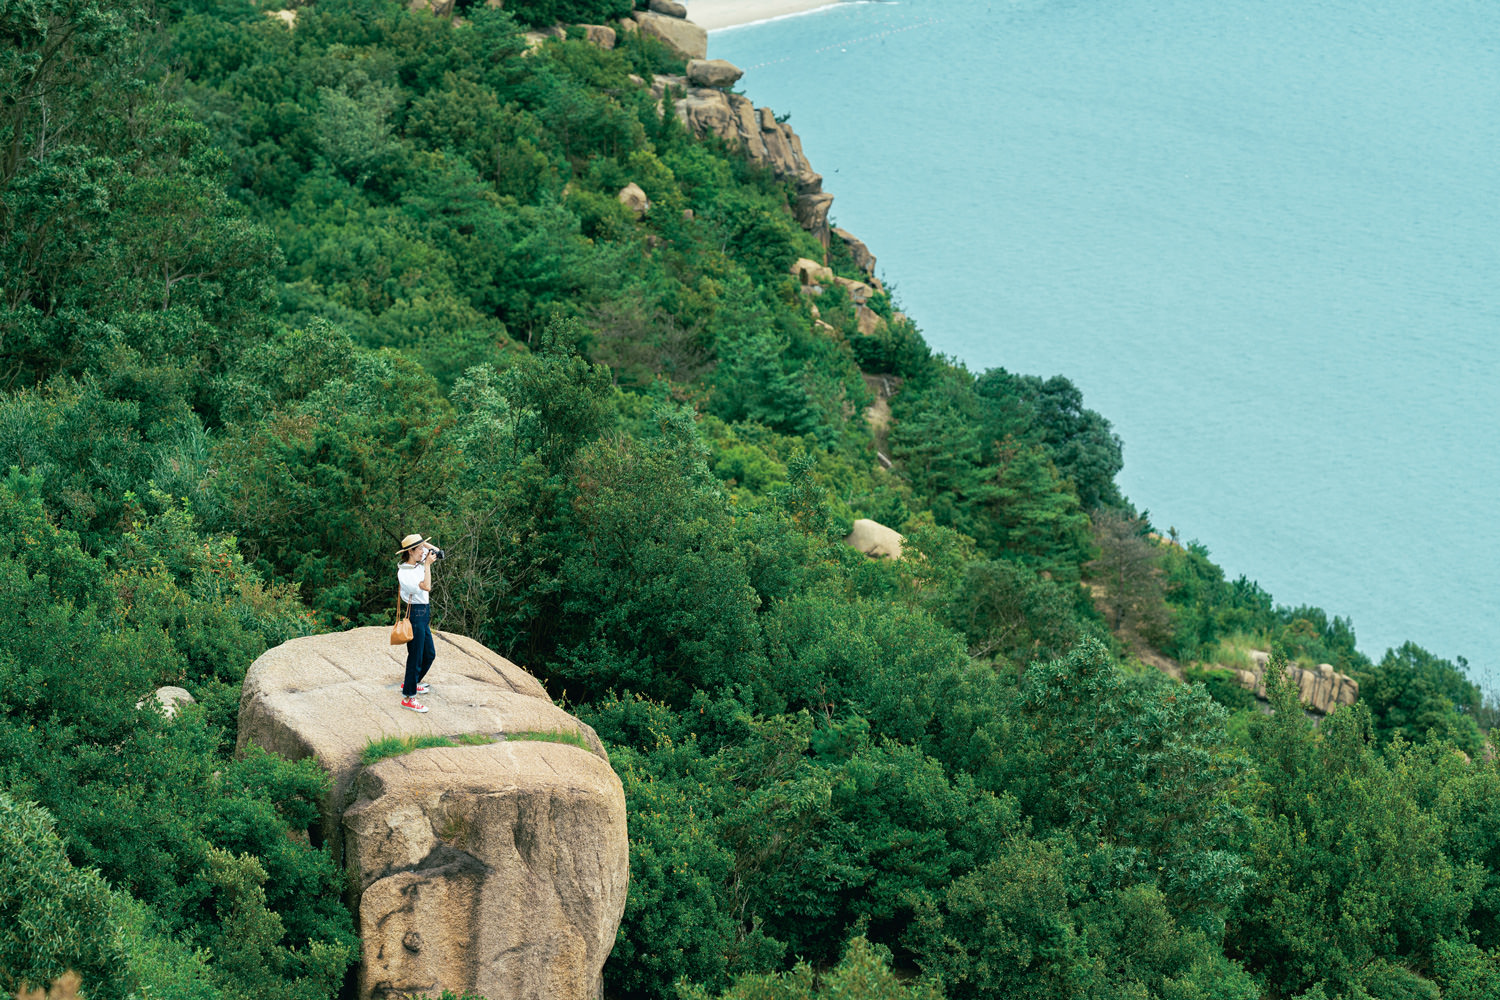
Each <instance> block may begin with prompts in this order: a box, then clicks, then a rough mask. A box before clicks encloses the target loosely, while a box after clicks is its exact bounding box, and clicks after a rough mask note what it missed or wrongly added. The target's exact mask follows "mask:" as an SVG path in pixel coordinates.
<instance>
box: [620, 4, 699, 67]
mask: <svg viewBox="0 0 1500 1000" xmlns="http://www.w3.org/2000/svg"><path fill="white" fill-rule="evenodd" d="M631 16H632V17H633V18H634V19H635V23H636V24H638V25H640V26H641V31H643V32H645V33H646V34H648V35H652V36H653V37H655V38H658V39H660V40H661V41H663V42H665V43H666V44H667V45H670V46H671V47H672V48H674V49H676V50H677V52H678V53H679V54H680V55H682V56H683V58H686V59H702V58H703V57H705V56H707V55H708V32H706V31H704V30H703V29H702V28H700V27H698V25H696V24H694V23H693V22H692V21H684V20H683V19H682V18H680V17H670V16H668V15H666V14H658V13H656V12H655V11H650V10H638V11H636V12H635V13H634V14H632V15H631Z"/></svg>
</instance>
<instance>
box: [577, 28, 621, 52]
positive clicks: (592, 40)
mask: <svg viewBox="0 0 1500 1000" xmlns="http://www.w3.org/2000/svg"><path fill="white" fill-rule="evenodd" d="M579 27H580V28H582V29H583V37H584V40H585V41H587V42H588V43H589V44H590V45H597V46H599V48H601V49H612V48H614V47H615V29H614V28H611V27H609V26H608V25H604V24H580V25H579Z"/></svg>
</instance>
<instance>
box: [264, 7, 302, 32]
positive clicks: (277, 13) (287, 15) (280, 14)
mask: <svg viewBox="0 0 1500 1000" xmlns="http://www.w3.org/2000/svg"><path fill="white" fill-rule="evenodd" d="M266 16H267V17H274V18H276V20H278V21H280V22H281V23H282V24H284V25H286V26H287V27H288V28H295V27H296V26H297V12H296V11H295V10H268V11H266Z"/></svg>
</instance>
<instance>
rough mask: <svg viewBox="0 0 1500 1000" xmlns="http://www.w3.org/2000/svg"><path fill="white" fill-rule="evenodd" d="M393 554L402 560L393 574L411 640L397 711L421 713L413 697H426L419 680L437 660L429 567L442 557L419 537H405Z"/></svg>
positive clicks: (408, 646) (407, 647)
mask: <svg viewBox="0 0 1500 1000" xmlns="http://www.w3.org/2000/svg"><path fill="white" fill-rule="evenodd" d="M396 554H397V555H399V556H402V557H403V559H402V562H401V566H400V568H398V569H397V570H396V592H397V600H398V601H405V602H406V603H407V604H410V605H411V636H412V637H411V642H409V643H407V644H406V681H405V682H404V683H403V684H402V685H401V707H402V708H409V709H411V710H412V711H413V712H425V711H427V706H426V705H424V704H422V703H421V702H420V701H417V695H419V694H426V693H427V691H428V688H427V685H426V684H423V683H422V678H423V677H426V676H427V671H428V670H430V669H432V661H433V660H434V659H435V658H436V657H437V649H436V648H434V646H433V644H432V625H431V621H430V617H431V611H432V606H431V604H430V603H429V601H430V599H431V596H432V594H431V592H432V563H433V560H435V559H441V558H442V557H443V550H442V549H439V548H437V547H435V546H434V545H433V544H432V543H431V542H430V541H428V540H427V539H425V538H423V537H422V536H421V535H407V536H406V537H405V538H403V539H401V548H400V549H398V550H397V552H396Z"/></svg>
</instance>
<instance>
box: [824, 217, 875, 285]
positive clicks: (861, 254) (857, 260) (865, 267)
mask: <svg viewBox="0 0 1500 1000" xmlns="http://www.w3.org/2000/svg"><path fill="white" fill-rule="evenodd" d="M833 235H835V236H837V237H838V238H839V239H841V240H843V241H844V246H846V247H848V248H849V256H851V257H853V258H854V266H855V267H857V268H859V269H860V270H861V271H863V272H865V274H867V275H869V276H870V277H871V278H874V277H875V255H874V254H872V253H871V252H870V248H869V247H867V246H865V244H864V241H863V240H861V239H860V238H859V237H857V236H855V235H854V234H853V233H851V232H849V230H847V229H837V228H835V229H834V231H833Z"/></svg>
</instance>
